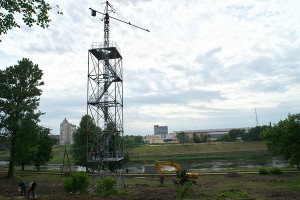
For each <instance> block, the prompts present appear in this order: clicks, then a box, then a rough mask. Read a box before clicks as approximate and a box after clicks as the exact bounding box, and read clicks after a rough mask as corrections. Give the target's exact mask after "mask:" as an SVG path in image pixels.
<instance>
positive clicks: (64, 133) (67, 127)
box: [59, 118, 76, 145]
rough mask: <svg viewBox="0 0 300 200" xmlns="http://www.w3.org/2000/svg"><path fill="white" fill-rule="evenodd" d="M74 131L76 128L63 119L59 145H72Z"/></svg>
mask: <svg viewBox="0 0 300 200" xmlns="http://www.w3.org/2000/svg"><path fill="white" fill-rule="evenodd" d="M75 129H76V126H75V125H73V124H71V123H69V122H68V120H67V119H66V118H65V119H64V120H63V122H62V123H61V124H60V140H59V142H60V144H61V145H64V144H73V133H74V131H75Z"/></svg>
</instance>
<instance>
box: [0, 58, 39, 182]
mask: <svg viewBox="0 0 300 200" xmlns="http://www.w3.org/2000/svg"><path fill="white" fill-rule="evenodd" d="M42 76H43V73H42V70H40V69H39V67H38V65H36V64H33V63H32V61H30V60H29V59H27V58H23V59H22V60H21V61H19V62H18V65H14V66H11V67H8V68H6V69H5V70H0V133H1V134H2V135H4V136H5V137H7V139H8V140H9V142H10V144H11V155H10V165H9V171H8V177H13V174H14V168H15V162H16V159H17V157H16V151H17V144H18V140H19V139H20V137H23V135H22V134H23V133H24V132H25V131H26V129H27V128H26V127H25V126H24V124H26V125H28V126H30V123H34V124H37V123H38V122H39V117H40V115H42V113H41V112H40V111H39V110H38V106H39V102H40V98H39V97H40V95H41V94H42V90H41V89H40V86H42V85H44V82H43V81H42ZM25 122H27V123H25Z"/></svg>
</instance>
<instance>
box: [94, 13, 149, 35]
mask: <svg viewBox="0 0 300 200" xmlns="http://www.w3.org/2000/svg"><path fill="white" fill-rule="evenodd" d="M89 9H90V10H91V14H92V16H94V17H95V16H96V13H100V14H102V15H107V14H106V13H103V12H100V11H97V10H94V9H92V8H89ZM109 17H110V18H112V19H115V20H118V21H120V22H123V23H125V24H128V25H130V26H133V27H136V28H139V29H142V30H144V31H147V32H150V31H149V30H148V29H145V28H142V27H140V26H137V25H134V24H132V23H130V22H126V21H123V20H121V19H118V18H115V17H112V16H109Z"/></svg>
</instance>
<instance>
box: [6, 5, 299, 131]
mask: <svg viewBox="0 0 300 200" xmlns="http://www.w3.org/2000/svg"><path fill="white" fill-rule="evenodd" d="M49 2H50V3H51V5H52V6H53V10H52V11H51V13H50V15H51V19H52V22H51V23H50V27H49V28H48V29H42V28H40V27H38V26H34V27H31V28H29V27H27V26H25V25H24V24H23V23H20V25H21V28H16V29H13V30H9V31H8V33H7V34H6V35H1V36H0V38H1V40H2V42H0V69H1V70H4V69H5V68H6V67H9V66H13V65H16V64H17V62H18V61H19V60H21V59H22V58H23V57H25V58H29V59H30V60H31V61H32V62H33V63H34V64H38V66H39V68H40V69H42V70H43V73H44V75H43V81H44V82H45V85H44V86H43V87H42V88H41V89H42V90H43V94H42V96H41V102H40V106H39V109H40V110H41V111H42V112H45V115H43V116H42V117H41V125H43V126H45V127H48V128H50V129H51V130H52V134H59V125H60V123H62V121H63V119H65V118H66V119H67V120H68V121H69V122H70V123H72V124H75V125H79V122H80V120H81V117H82V116H83V115H85V114H86V113H87V73H88V72H87V71H88V50H89V49H90V47H91V44H92V43H93V42H103V21H101V16H100V15H97V16H96V17H92V16H91V13H90V10H89V8H93V9H95V10H98V11H100V12H103V11H104V4H102V3H103V2H104V1H99V0H97V1H96V0H76V1H73V0H59V1H57V0H56V1H54V0H50V1H49ZM109 2H110V3H111V4H112V5H113V6H114V9H115V11H116V12H115V13H111V16H113V17H116V18H119V19H121V20H124V21H128V22H131V23H132V24H135V25H138V26H141V27H143V28H146V29H149V30H150V32H146V31H143V30H140V29H137V28H134V27H132V26H129V25H127V24H124V23H121V22H119V21H116V20H113V19H111V24H110V40H111V41H114V42H116V43H117V44H118V47H119V48H120V49H121V55H122V57H123V76H124V80H123V81H124V82H123V86H124V94H123V95H124V96H123V97H124V108H123V109H124V110H123V113H124V135H149V134H150V135H151V134H153V132H154V130H153V126H154V125H161V126H165V125H167V126H168V129H169V132H173V131H180V130H202V129H217V128H242V127H255V126H256V125H257V124H258V125H269V123H270V122H271V123H272V124H274V123H278V122H279V121H280V120H284V119H286V118H287V116H288V114H296V113H299V111H300V103H299V102H300V87H299V86H300V56H299V55H300V23H299V21H300V12H299V10H300V4H299V2H298V1H297V0H226V1H224V0H119V1H117V0H111V1H109ZM56 4H58V5H59V9H60V11H62V12H63V15H57V14H56V11H57V9H56V8H55V5H56ZM256 119H257V120H256Z"/></svg>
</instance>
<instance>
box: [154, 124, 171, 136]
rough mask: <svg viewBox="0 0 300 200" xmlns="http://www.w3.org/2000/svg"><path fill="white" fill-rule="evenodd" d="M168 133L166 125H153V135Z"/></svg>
mask: <svg viewBox="0 0 300 200" xmlns="http://www.w3.org/2000/svg"><path fill="white" fill-rule="evenodd" d="M167 134H168V126H159V125H154V135H163V136H165V135H167Z"/></svg>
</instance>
